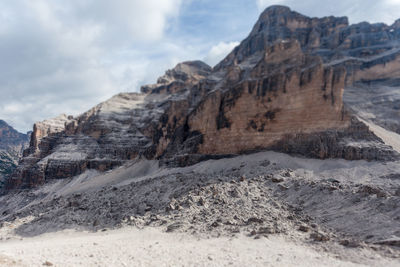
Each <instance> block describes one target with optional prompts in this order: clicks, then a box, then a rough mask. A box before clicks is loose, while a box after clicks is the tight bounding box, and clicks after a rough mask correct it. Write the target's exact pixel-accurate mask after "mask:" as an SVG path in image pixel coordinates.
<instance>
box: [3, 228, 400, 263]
mask: <svg viewBox="0 0 400 267" xmlns="http://www.w3.org/2000/svg"><path fill="white" fill-rule="evenodd" d="M354 253H357V254H359V255H362V254H363V253H364V254H365V255H363V256H365V257H366V258H371V260H370V261H369V262H368V265H369V266H387V267H389V266H399V264H400V261H396V260H395V259H391V260H390V259H384V258H380V257H379V256H378V255H370V254H368V253H367V252H363V251H359V250H355V251H354ZM0 265H1V266H46V265H47V266H367V265H364V264H357V263H352V262H350V261H346V260H344V259H341V257H340V256H339V255H332V254H328V253H326V252H323V251H317V250H315V249H313V248H312V247H309V246H306V245H304V244H301V243H300V242H299V243H295V242H293V241H289V240H287V239H285V237H284V236H271V237H268V238H264V237H263V238H260V239H256V240H255V239H253V238H250V237H247V236H244V235H239V236H237V237H234V238H228V237H221V238H210V239H203V238H196V237H194V236H191V235H187V234H183V233H163V232H162V231H161V229H157V228H146V229H145V230H138V229H136V228H130V227H127V228H123V229H119V230H113V231H106V232H97V233H87V232H80V233H79V232H74V231H62V232H58V233H50V234H44V235H41V236H38V237H35V238H27V239H22V240H20V239H11V240H8V241H2V242H0Z"/></svg>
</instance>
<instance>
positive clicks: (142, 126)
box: [7, 6, 400, 189]
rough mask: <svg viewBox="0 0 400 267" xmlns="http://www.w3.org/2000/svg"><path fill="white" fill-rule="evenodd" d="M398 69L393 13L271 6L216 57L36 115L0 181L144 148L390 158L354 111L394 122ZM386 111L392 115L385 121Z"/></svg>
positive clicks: (150, 151)
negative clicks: (311, 12) (65, 109)
mask: <svg viewBox="0 0 400 267" xmlns="http://www.w3.org/2000/svg"><path fill="white" fill-rule="evenodd" d="M399 74H400V24H399V23H398V22H396V23H395V24H393V25H391V26H389V25H385V24H369V23H359V24H354V25H349V23H348V19H347V18H345V17H339V18H337V17H333V16H331V17H324V18H309V17H307V16H304V15H302V14H299V13H297V12H294V11H292V10H291V9H290V8H288V7H285V6H272V7H269V8H267V9H266V10H265V11H264V12H263V13H262V14H261V15H260V18H259V20H258V21H257V22H256V24H255V26H254V28H253V29H252V31H251V32H250V34H249V36H248V37H247V38H246V39H245V40H243V41H242V42H241V43H240V45H239V46H237V47H236V48H235V49H234V50H233V51H232V52H231V53H230V54H229V55H228V56H227V57H226V58H225V59H224V60H222V61H221V62H220V63H219V64H218V65H217V66H216V67H214V68H211V67H210V66H208V65H206V64H205V63H203V62H201V61H190V62H183V63H180V64H178V65H177V66H176V67H175V68H174V69H172V70H168V71H167V72H166V74H165V75H164V76H162V77H160V78H159V79H158V80H157V83H156V84H153V85H146V86H143V87H142V89H141V93H121V94H119V95H116V96H114V97H113V98H111V99H110V100H108V101H106V102H103V103H101V104H99V105H97V106H96V107H94V108H92V109H91V110H89V111H87V112H85V113H83V114H82V115H80V116H78V117H75V118H74V117H72V116H66V115H62V116H59V117H57V118H55V119H50V120H46V121H43V122H39V123H36V124H35V125H34V129H33V133H32V138H31V142H30V146H29V148H28V149H27V150H26V151H25V152H24V157H23V159H22V161H21V165H20V166H19V167H18V169H17V170H16V171H15V172H14V173H13V175H12V179H9V180H8V184H7V188H8V189H12V188H30V187H33V186H36V185H39V184H42V183H44V182H46V181H47V180H49V179H62V178H68V177H72V176H75V175H78V174H81V173H83V172H85V171H86V170H88V169H96V170H99V171H105V170H109V169H112V168H114V167H116V166H120V165H123V164H125V163H126V162H128V161H131V160H136V159H140V158H146V159H158V160H160V162H161V163H162V164H167V165H170V166H186V165H190V164H194V163H196V162H199V161H201V160H204V159H210V158H220V157H226V156H231V155H237V154H243V153H249V152H254V151H260V150H275V151H279V152H285V153H291V154H298V155H302V156H305V157H312V158H320V159H326V158H344V159H347V160H360V159H363V160H370V161H371V160H392V159H395V158H398V153H397V152H396V151H394V150H393V148H392V147H391V146H389V145H388V144H385V143H384V141H383V140H382V139H381V138H380V137H378V136H377V135H376V134H375V133H374V132H372V131H371V130H370V128H369V127H368V126H367V125H366V124H365V123H363V122H362V120H360V119H359V118H361V119H363V120H368V121H370V122H373V123H376V124H378V125H380V126H382V127H387V129H388V130H392V129H397V127H398V126H399V124H400V123H399V121H400V120H399V119H398V118H399V114H398V113H397V111H396V109H394V108H395V107H398V101H397V99H398V96H399V95H400V93H398V92H399V90H398V88H400V83H399V80H398V77H399ZM382 82H384V84H385V86H388V87H390V88H391V89H390V90H389V89H388V90H387V92H390V94H391V95H390V97H387V98H386V99H387V101H386V103H387V104H386V105H383V106H381V108H380V109H377V108H375V105H369V106H368V109H367V110H368V112H365V111H366V109H365V106H363V105H362V103H356V104H357V108H356V109H354V107H350V106H349V103H350V102H351V101H353V102H354V101H356V100H357V99H363V102H365V103H376V101H377V100H378V99H380V96H379V95H377V94H375V92H374V90H368V94H366V93H365V92H366V91H367V89H368V88H371V84H373V85H374V86H379V87H380V88H383V87H382V86H383V85H382V84H381V83H382ZM354 85H357V86H356V87H354ZM348 89H351V90H349V92H352V95H351V97H346V93H345V92H346V90H348ZM354 95H355V96H354ZM357 96H360V97H359V98H357ZM361 96H362V97H361ZM350 100H351V101H350ZM349 101H350V102H349ZM352 108H353V109H352ZM392 109H393V110H394V111H393V110H392ZM385 114H390V116H392V118H390V124H388V123H387V121H386V115H385ZM388 126H390V127H388Z"/></svg>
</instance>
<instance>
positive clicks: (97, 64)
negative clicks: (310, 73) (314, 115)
mask: <svg viewBox="0 0 400 267" xmlns="http://www.w3.org/2000/svg"><path fill="white" fill-rule="evenodd" d="M274 4H280V5H287V6H289V7H290V8H292V9H293V10H296V11H298V12H300V13H303V14H305V15H308V16H317V17H321V16H328V15H335V16H348V17H349V19H350V22H351V23H357V22H361V21H370V22H385V23H387V24H392V23H393V22H394V21H395V20H396V19H397V18H400V0H379V1H376V0H374V1H372V0H352V1H348V0H335V1H320V0H302V1H298V0H275V1H273V0H218V1H215V0H146V1H143V0H113V1H111V0H35V1H31V0H0V119H2V120H5V121H7V122H8V123H9V124H10V125H12V126H13V127H15V128H16V129H17V130H19V131H22V132H26V131H29V130H31V129H32V125H33V123H34V122H36V121H41V120H44V119H48V118H52V117H55V116H57V115H59V114H62V113H65V114H68V115H69V114H71V115H78V114H80V113H82V112H85V111H86V110H88V109H90V108H91V107H93V106H94V105H96V104H98V103H99V102H101V101H105V100H107V99H108V98H110V97H111V96H113V95H115V94H117V93H119V92H138V91H139V90H140V86H141V85H144V84H149V83H154V82H155V81H156V79H157V77H159V76H160V75H162V74H163V73H164V72H165V70H167V69H170V68H173V67H174V66H175V65H176V64H177V63H179V62H182V61H187V60H197V59H200V60H203V61H205V62H206V63H208V64H209V65H211V66H214V65H215V64H216V63H218V62H219V61H220V60H222V59H223V58H224V56H226V55H227V54H228V53H229V52H230V51H231V50H232V49H233V48H234V47H235V46H236V45H238V44H239V42H240V41H241V40H243V39H244V38H245V37H246V36H247V35H248V33H249V32H250V30H251V28H252V26H253V25H254V23H255V22H256V20H257V18H258V16H259V14H260V13H261V12H262V11H263V10H264V9H265V8H266V7H268V6H270V5H274Z"/></svg>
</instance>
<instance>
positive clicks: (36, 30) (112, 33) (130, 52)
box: [0, 0, 195, 131]
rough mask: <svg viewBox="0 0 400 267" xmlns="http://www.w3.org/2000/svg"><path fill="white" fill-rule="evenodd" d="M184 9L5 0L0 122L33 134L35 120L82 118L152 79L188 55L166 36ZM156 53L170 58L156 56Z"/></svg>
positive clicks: (172, 4) (121, 0)
mask: <svg viewBox="0 0 400 267" xmlns="http://www.w3.org/2000/svg"><path fill="white" fill-rule="evenodd" d="M180 5H181V0H163V1H158V0H146V1H142V0H114V1H108V0H86V1H81V0H70V1H52V0H35V1H29V0H13V1H2V2H0V39H1V42H0V58H1V61H0V95H1V97H0V118H1V119H3V120H6V121H7V122H10V123H11V124H12V125H13V126H14V127H16V128H17V129H19V130H22V131H26V130H29V129H30V128H31V125H32V123H33V122H34V121H38V120H43V119H46V118H48V117H52V116H57V115H58V114H60V113H70V114H74V115H76V114H79V113H81V112H84V111H85V110H87V109H89V108H90V107H92V106H93V105H95V104H97V103H98V102H99V101H103V100H105V99H107V98H109V97H111V96H112V95H114V94H116V93H118V92H120V91H126V90H130V91H135V90H138V89H139V86H140V85H141V84H142V83H144V82H148V81H153V80H154V79H155V78H156V77H157V76H158V75H159V74H161V73H162V72H163V70H165V69H166V68H167V67H170V65H168V64H170V63H171V61H173V60H171V59H168V58H169V57H170V58H172V57H173V58H174V60H175V58H178V59H182V58H181V57H182V56H186V54H185V53H183V52H181V51H182V49H170V45H169V41H168V40H167V39H166V37H165V32H166V31H167V29H168V28H169V27H170V23H172V22H173V20H174V18H176V16H178V14H179V9H180ZM154 51H163V52H164V53H163V54H162V55H160V56H159V57H158V58H153V59H151V56H152V54H153V53H154ZM190 52H195V51H190ZM154 65H156V67H154ZM161 68H163V70H161Z"/></svg>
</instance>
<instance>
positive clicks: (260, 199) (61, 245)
mask: <svg viewBox="0 0 400 267" xmlns="http://www.w3.org/2000/svg"><path fill="white" fill-rule="evenodd" d="M399 214H400V162H399V161H397V162H366V161H346V160H339V159H332V160H315V159H305V158H298V157H292V156H288V155H285V154H281V153H274V152H262V153H255V154H251V155H243V156H238V157H235V158H227V159H221V160H210V161H205V162H201V163H199V164H196V165H193V166H190V167H186V168H175V169H168V168H165V167H162V166H159V165H158V162H156V161H140V162H136V163H135V164H130V165H127V166H123V167H121V168H118V169H116V170H113V171H111V172H108V173H103V174H101V173H98V172H95V171H89V172H87V173H85V174H82V175H80V176H78V177H74V178H73V179H65V180H58V181H52V182H49V183H47V184H46V185H45V186H42V187H39V188H36V189H35V190H31V191H21V192H14V193H13V194H10V195H6V196H2V197H0V223H1V225H0V226H1V227H0V264H2V265H3V266H13V265H14V266H43V264H44V263H46V261H48V263H47V264H48V265H49V266H50V264H53V265H54V266H400V249H399V244H400V238H399V237H400V215H399ZM103 229H107V230H106V231H104V232H103V231H102V230H103ZM140 229H141V230H140ZM78 230H79V231H78ZM93 231H96V232H93ZM391 240H393V242H392V241H391ZM393 244H394V245H393Z"/></svg>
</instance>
